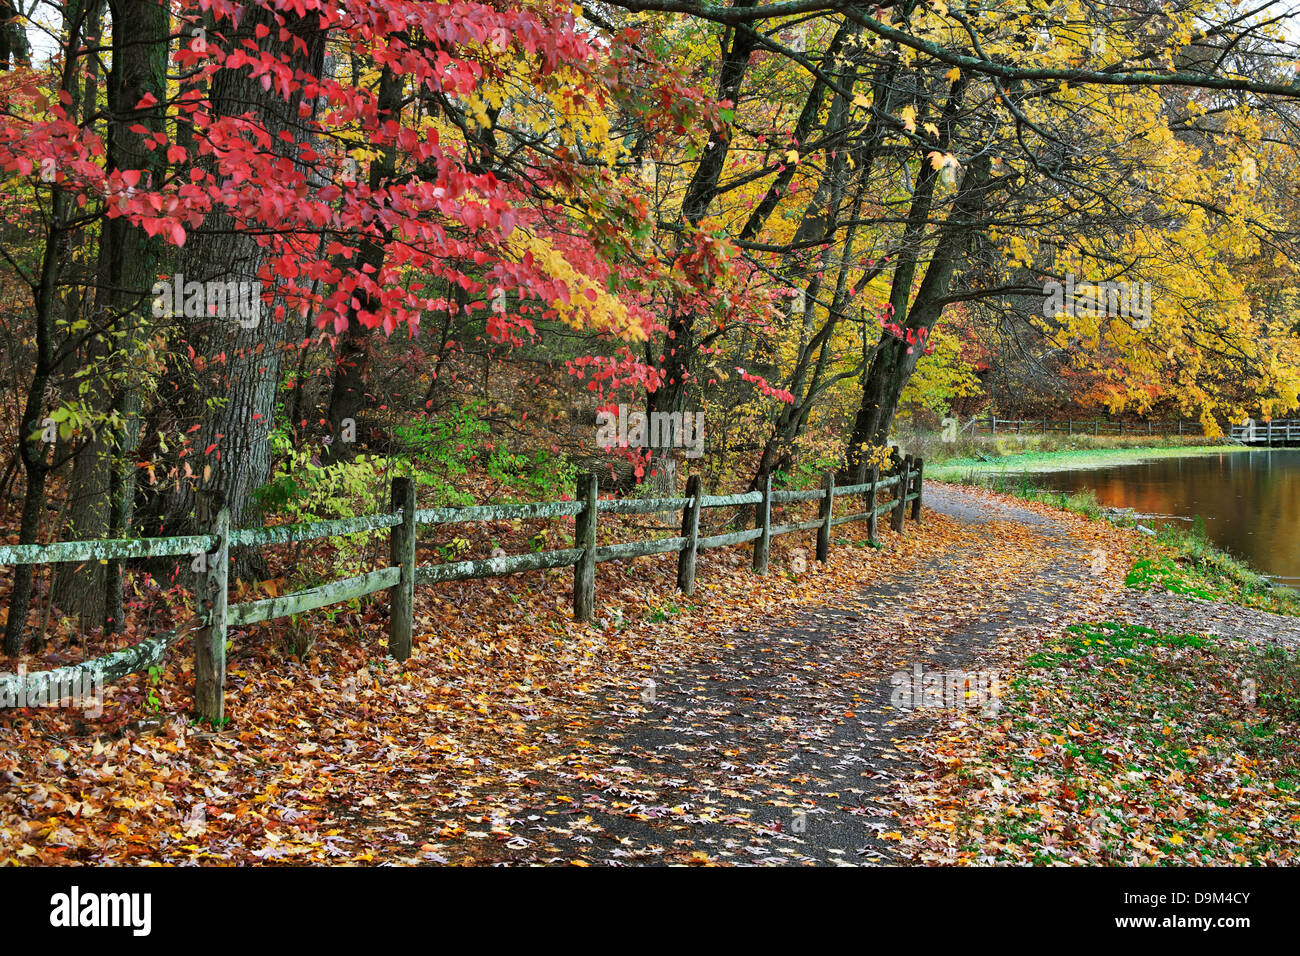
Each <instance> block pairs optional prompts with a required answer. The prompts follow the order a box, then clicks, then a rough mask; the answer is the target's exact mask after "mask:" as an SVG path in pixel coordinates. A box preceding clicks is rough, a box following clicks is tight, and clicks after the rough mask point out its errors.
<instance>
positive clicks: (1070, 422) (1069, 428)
mask: <svg viewBox="0 0 1300 956" xmlns="http://www.w3.org/2000/svg"><path fill="white" fill-rule="evenodd" d="M1065 428H1066V432H1065V433H1066V434H1067V435H1073V434H1074V419H1073V418H1070V419H1067V420H1066V422H1065Z"/></svg>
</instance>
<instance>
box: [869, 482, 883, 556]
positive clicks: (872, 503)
mask: <svg viewBox="0 0 1300 956" xmlns="http://www.w3.org/2000/svg"><path fill="white" fill-rule="evenodd" d="M879 483H880V466H879V465H873V466H872V467H871V490H870V491H868V492H867V542H868V543H870V544H873V545H875V544H879V543H880V542H879V541H877V540H876V485H878V484H879Z"/></svg>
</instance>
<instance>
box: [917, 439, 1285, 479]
mask: <svg viewBox="0 0 1300 956" xmlns="http://www.w3.org/2000/svg"><path fill="white" fill-rule="evenodd" d="M1256 450H1267V449H1255V448H1251V447H1250V446H1247V445H1176V446H1173V447H1168V446H1148V447H1136V448H1113V449H1112V448H1081V449H1069V450H1065V451H1045V452H1021V453H1018V454H1012V455H1002V456H999V457H997V458H990V459H987V460H983V461H981V460H979V459H975V458H953V459H949V460H948V461H944V462H939V463H936V464H930V463H929V462H927V463H926V466H925V474H926V477H927V478H934V479H935V480H936V481H960V480H961V479H962V478H963V477H964V476H968V475H986V474H987V475H996V474H1050V473H1052V472H1058V471H1075V470H1084V469H1095V468H1109V467H1112V466H1115V465H1134V464H1138V463H1140V462H1143V461H1149V460H1151V459H1153V458H1191V457H1202V456H1206V455H1225V454H1230V455H1235V454H1240V453H1242V452H1250V451H1256ZM1272 450H1274V451H1276V450H1278V449H1272ZM1283 450H1285V449H1283Z"/></svg>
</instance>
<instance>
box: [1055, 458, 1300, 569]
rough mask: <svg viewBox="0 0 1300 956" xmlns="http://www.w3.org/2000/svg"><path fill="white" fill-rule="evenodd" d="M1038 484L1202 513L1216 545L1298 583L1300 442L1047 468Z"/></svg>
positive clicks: (1166, 510) (1149, 508)
mask: <svg viewBox="0 0 1300 956" xmlns="http://www.w3.org/2000/svg"><path fill="white" fill-rule="evenodd" d="M1035 484H1038V485H1041V486H1043V487H1048V488H1056V489H1060V490H1062V491H1069V492H1074V491H1080V490H1082V489H1084V488H1091V489H1092V490H1093V491H1094V492H1095V493H1096V495H1097V500H1098V501H1100V502H1101V503H1102V504H1104V505H1110V506H1112V507H1116V508H1133V509H1134V510H1136V511H1140V512H1144V513H1147V514H1152V513H1156V514H1169V515H1181V516H1183V517H1188V518H1191V517H1195V516H1196V515H1200V516H1201V517H1202V518H1204V519H1205V530H1206V532H1207V533H1208V534H1209V536H1210V539H1211V540H1213V541H1214V542H1215V544H1217V545H1219V547H1221V548H1223V549H1224V550H1226V551H1228V552H1230V553H1232V554H1234V555H1236V556H1237V557H1239V558H1244V559H1245V560H1247V561H1249V562H1250V563H1251V564H1252V565H1254V566H1255V567H1256V568H1259V569H1260V570H1261V571H1263V572H1264V573H1266V574H1269V575H1271V576H1273V577H1274V578H1277V579H1279V580H1280V581H1282V582H1284V583H1286V584H1290V585H1292V586H1296V585H1298V584H1300V448H1275V449H1260V450H1257V451H1246V452H1229V453H1225V454H1221V455H1198V456H1194V457H1190V458H1156V459H1152V460H1151V461H1146V462H1141V463H1139V464H1133V465H1119V466H1116V467H1114V468H1104V469H1103V468H1096V469H1085V470H1080V471H1062V472H1052V473H1051V474H1043V475H1038V476H1037V480H1036V481H1035ZM1148 523H1150V522H1148ZM1180 523H1182V522H1180Z"/></svg>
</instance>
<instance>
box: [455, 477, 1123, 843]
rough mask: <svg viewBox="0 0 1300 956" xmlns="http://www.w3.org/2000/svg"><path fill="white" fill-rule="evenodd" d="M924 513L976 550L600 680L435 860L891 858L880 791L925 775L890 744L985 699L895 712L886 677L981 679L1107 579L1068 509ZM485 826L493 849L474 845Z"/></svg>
mask: <svg viewBox="0 0 1300 956" xmlns="http://www.w3.org/2000/svg"><path fill="white" fill-rule="evenodd" d="M926 504H927V513H926V517H925V520H926V521H929V522H954V523H956V524H958V525H963V526H966V528H967V529H968V530H972V531H974V535H966V539H967V540H968V541H973V542H974V543H971V544H967V545H964V546H961V547H959V548H958V549H956V550H953V551H948V552H945V553H944V554H942V555H941V556H936V557H934V558H932V559H929V560H927V561H923V563H922V566H921V567H920V568H919V569H917V572H916V573H914V574H912V575H909V576H907V577H906V578H904V577H901V576H900V577H897V578H888V579H885V580H881V581H880V582H879V583H877V584H875V585H873V586H871V587H869V588H867V589H866V590H864V591H862V592H861V593H859V594H857V595H856V597H855V598H854V599H853V600H852V601H850V602H847V603H841V604H840V605H839V606H836V607H833V608H821V609H814V610H808V611H805V612H802V613H801V614H799V615H798V617H797V618H796V619H795V620H794V621H793V622H792V623H791V624H789V625H788V626H772V627H769V628H762V629H753V630H746V631H741V632H735V633H732V634H728V635H726V636H725V640H719V641H715V642H714V644H713V645H712V646H707V647H704V648H702V649H701V653H700V654H699V656H698V658H697V659H696V660H694V661H692V662H690V663H689V664H686V665H684V666H682V667H680V668H677V669H674V668H672V667H670V666H667V665H665V666H664V667H663V668H662V669H661V670H660V672H659V673H658V674H656V675H655V678H654V687H653V693H652V694H651V692H650V689H649V688H646V689H644V690H640V691H639V693H638V690H637V689H635V688H633V689H629V688H628V687H626V686H615V685H610V686H608V687H605V688H602V689H600V690H599V691H598V692H597V693H594V694H593V695H591V699H592V701H593V704H592V706H591V707H590V708H589V709H584V710H583V711H581V712H578V713H575V714H573V715H572V717H571V719H569V720H566V721H564V722H562V723H554V724H552V725H551V726H547V727H543V728H541V732H540V736H541V738H542V739H544V740H545V741H547V742H548V743H549V744H550V745H552V748H554V747H557V746H558V747H562V748H571V750H568V751H567V752H560V753H556V754H555V755H553V756H550V757H548V758H546V759H543V760H541V761H539V764H538V766H537V768H536V769H535V771H534V772H532V773H529V774H527V775H520V776H518V777H517V779H515V780H513V781H512V783H511V786H510V787H509V788H508V789H507V790H506V791H505V792H504V793H502V792H499V791H498V792H496V793H494V794H493V800H492V808H491V809H490V810H487V811H484V810H483V807H482V806H481V805H480V806H473V805H470V806H467V808H466V809H467V812H469V813H471V814H472V813H479V814H480V816H478V817H471V818H470V819H471V822H469V823H466V824H465V825H466V828H467V829H471V830H477V833H471V834H470V836H478V837H479V839H477V840H465V841H463V843H464V844H466V845H465V846H461V845H457V846H455V847H454V848H449V850H448V851H447V855H448V856H451V855H456V854H460V853H464V852H470V853H472V854H473V856H474V857H475V858H476V859H478V860H480V861H500V862H515V863H539V862H573V863H578V864H583V863H620V862H621V863H629V864H632V863H636V864H647V863H649V864H655V863H681V862H704V861H705V860H706V859H707V860H708V861H710V862H718V863H724V864H728V863H729V864H734V865H753V864H758V865H763V864H768V865H771V864H787V865H790V864H805V865H808V864H821V865H827V864H830V865H834V864H845V865H860V864H871V863H887V862H891V861H894V860H895V859H897V857H896V856H895V853H894V852H893V848H894V846H895V845H896V843H895V839H894V831H895V829H896V827H897V818H898V817H899V816H900V813H903V812H906V800H907V798H906V797H905V796H902V795H901V793H900V788H899V787H897V786H896V785H897V784H898V783H899V782H901V781H904V780H906V779H909V777H915V776H917V775H919V774H923V773H925V772H926V771H925V770H923V769H922V768H921V767H920V766H918V765H917V764H916V763H915V760H914V758H913V757H912V756H910V755H909V754H907V753H905V752H903V751H902V750H900V747H899V745H900V744H901V745H907V744H909V743H912V744H914V743H916V741H917V738H918V737H920V736H922V735H925V734H927V733H929V732H932V731H934V730H936V729H938V728H941V727H943V726H945V724H946V723H947V722H951V721H964V720H987V719H991V718H992V717H993V716H994V715H995V714H996V702H993V703H991V704H990V705H989V706H988V707H987V708H980V707H978V706H962V704H961V703H958V704H957V705H956V706H954V707H946V708H942V709H940V708H927V709H917V710H914V711H907V710H903V709H899V708H898V707H895V706H894V703H893V702H892V701H891V695H892V694H893V692H894V690H895V685H894V684H893V683H891V677H892V676H893V675H895V674H897V673H898V672H900V671H902V672H906V673H908V674H911V673H914V672H915V669H916V668H918V667H919V668H921V669H922V672H923V673H929V672H931V671H944V672H949V671H952V670H954V669H960V670H962V671H964V672H967V673H970V674H972V675H973V676H972V680H973V681H975V684H974V685H973V686H978V672H984V673H986V674H996V673H997V671H998V668H999V662H1000V661H1001V660H1002V659H1003V656H1004V655H1005V654H1008V653H1012V649H1013V647H1015V646H1017V645H1018V644H1019V642H1020V640H1021V639H1023V638H1024V637H1026V636H1030V635H1032V634H1035V633H1039V632H1046V631H1055V630H1057V629H1059V628H1061V627H1063V626H1064V625H1065V624H1067V623H1070V622H1072V621H1074V620H1078V619H1087V618H1095V617H1096V616H1097V615H1098V614H1099V613H1103V612H1102V610H1101V609H1102V608H1103V607H1104V605H1105V602H1106V600H1107V598H1108V597H1111V596H1113V594H1114V592H1115V590H1116V587H1115V573H1114V570H1115V569H1111V571H1110V573H1105V568H1104V566H1105V560H1104V559H1105V555H1106V553H1107V552H1106V550H1105V548H1099V546H1098V538H1097V537H1096V533H1095V532H1091V533H1090V532H1087V531H1085V530H1083V523H1081V522H1079V521H1077V520H1075V519H1073V518H1068V517H1067V518H1059V519H1058V518H1053V517H1048V516H1045V515H1044V514H1043V513H1040V512H1037V511H1033V510H1031V509H1029V508H1021V507H1017V506H1016V505H1014V504H1008V503H1006V502H995V501H993V500H992V499H991V498H989V497H988V496H984V495H980V494H978V493H974V492H971V491H968V490H963V489H959V488H955V487H946V486H939V485H935V486H933V487H932V488H931V487H930V486H927V500H926ZM1090 534H1091V536H1090ZM1099 557H1100V560H1099ZM1113 563H1114V564H1116V565H1122V564H1123V562H1122V560H1117V561H1115V562H1113ZM651 697H652V698H653V699H650V698H651ZM971 703H972V704H975V703H976V702H974V701H972V702H971ZM543 749H544V750H545V749H547V748H543ZM913 749H914V748H913ZM553 753H555V752H554V751H553ZM472 803H473V802H471V804H472ZM474 821H476V822H474ZM489 830H490V831H491V833H492V834H493V835H495V836H496V837H497V839H496V840H487V839H483V838H485V837H487V836H488V832H484V831H489ZM456 843H457V844H460V843H462V841H460V840H457V841H456Z"/></svg>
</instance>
